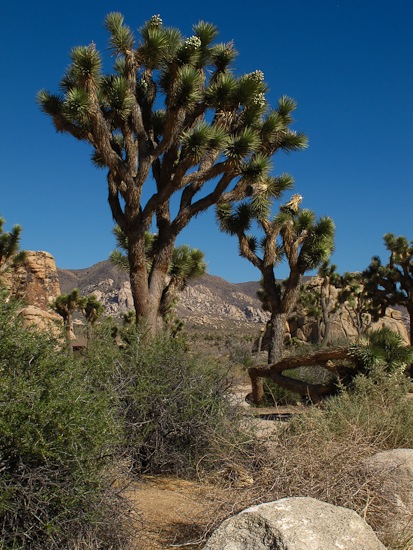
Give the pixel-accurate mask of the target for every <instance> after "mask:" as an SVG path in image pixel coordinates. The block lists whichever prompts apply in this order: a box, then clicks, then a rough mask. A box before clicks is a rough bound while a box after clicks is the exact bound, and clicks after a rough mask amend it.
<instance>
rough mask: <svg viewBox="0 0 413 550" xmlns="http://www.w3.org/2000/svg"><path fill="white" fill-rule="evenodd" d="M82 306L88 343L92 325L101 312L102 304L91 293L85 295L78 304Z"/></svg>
mask: <svg viewBox="0 0 413 550" xmlns="http://www.w3.org/2000/svg"><path fill="white" fill-rule="evenodd" d="M80 305H81V307H82V312H83V315H84V316H85V319H86V338H87V341H88V343H89V342H90V337H91V332H92V326H93V325H94V324H95V323H96V321H97V320H98V319H99V317H100V316H101V315H102V313H103V306H102V304H101V303H100V302H99V300H98V299H97V298H96V296H94V295H93V294H89V296H86V297H85V299H84V301H83V304H80Z"/></svg>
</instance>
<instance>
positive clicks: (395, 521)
mask: <svg viewBox="0 0 413 550" xmlns="http://www.w3.org/2000/svg"><path fill="white" fill-rule="evenodd" d="M363 468H364V469H365V470H366V473H367V475H368V477H374V478H375V485H378V486H379V487H380V498H381V499H383V500H384V501H385V502H387V503H388V504H389V506H388V508H389V509H391V512H389V513H388V514H387V517H386V518H383V517H380V518H376V522H377V523H378V524H380V525H381V529H382V530H383V532H385V533H386V534H392V535H393V536H397V535H398V536H399V537H400V538H401V539H402V540H405V541H406V540H409V539H411V538H412V537H413V449H392V450H389V451H383V452H381V453H377V454H375V455H373V456H371V457H370V458H368V459H367V460H366V461H365V462H364V463H363ZM371 513H372V514H374V511H373V512H371Z"/></svg>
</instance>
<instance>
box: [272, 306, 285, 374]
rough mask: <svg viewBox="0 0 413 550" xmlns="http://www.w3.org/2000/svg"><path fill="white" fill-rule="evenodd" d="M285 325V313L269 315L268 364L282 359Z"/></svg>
mask: <svg viewBox="0 0 413 550" xmlns="http://www.w3.org/2000/svg"><path fill="white" fill-rule="evenodd" d="M286 325H287V314H286V313H273V314H272V315H271V320H270V341H269V347H268V364H271V363H276V362H277V361H279V360H280V359H282V357H283V354H284V339H285V332H286Z"/></svg>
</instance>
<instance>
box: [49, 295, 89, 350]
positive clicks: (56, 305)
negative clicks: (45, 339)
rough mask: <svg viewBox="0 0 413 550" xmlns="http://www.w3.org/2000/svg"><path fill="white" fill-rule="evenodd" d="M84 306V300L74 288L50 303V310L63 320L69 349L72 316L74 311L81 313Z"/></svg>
mask: <svg viewBox="0 0 413 550" xmlns="http://www.w3.org/2000/svg"><path fill="white" fill-rule="evenodd" d="M85 304H86V298H84V297H83V296H81V295H80V292H79V289H78V288H75V289H74V290H72V292H70V294H61V295H60V296H58V297H57V298H56V299H55V300H54V302H52V303H51V307H52V309H54V310H55V311H56V313H57V314H58V315H60V316H61V317H62V319H63V323H64V326H65V330H66V338H67V343H68V346H69V349H71V345H70V342H71V339H72V334H73V314H74V312H75V311H82V310H83V308H84V307H85Z"/></svg>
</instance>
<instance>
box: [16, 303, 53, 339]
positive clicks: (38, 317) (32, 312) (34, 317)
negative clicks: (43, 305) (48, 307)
mask: <svg viewBox="0 0 413 550" xmlns="http://www.w3.org/2000/svg"><path fill="white" fill-rule="evenodd" d="M19 315H20V317H21V318H22V321H23V326H25V327H36V328H38V329H39V330H44V331H46V332H49V333H51V334H53V335H54V336H56V337H58V336H60V335H61V327H62V318H61V317H60V315H57V313H52V312H50V311H45V310H44V309H40V308H39V307H36V306H28V307H25V308H23V309H21V310H20V311H19Z"/></svg>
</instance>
